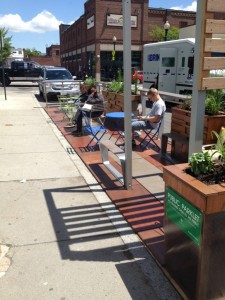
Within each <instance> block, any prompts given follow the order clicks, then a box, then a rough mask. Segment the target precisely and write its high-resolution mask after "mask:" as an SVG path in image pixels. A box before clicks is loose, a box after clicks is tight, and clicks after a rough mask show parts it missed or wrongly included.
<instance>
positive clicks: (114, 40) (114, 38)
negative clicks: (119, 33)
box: [113, 35, 117, 43]
mask: <svg viewBox="0 0 225 300" xmlns="http://www.w3.org/2000/svg"><path fill="white" fill-rule="evenodd" d="M116 41H117V37H116V36H115V35H114V37H113V43H115V42H116Z"/></svg>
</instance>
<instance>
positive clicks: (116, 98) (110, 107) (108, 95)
mask: <svg viewBox="0 0 225 300" xmlns="http://www.w3.org/2000/svg"><path fill="white" fill-rule="evenodd" d="M102 95H103V97H104V99H105V101H107V111H108V112H112V111H124V94H122V93H113V92H108V91H102ZM140 99H141V96H140V95H131V101H132V111H133V112H134V111H136V108H137V101H138V100H140Z"/></svg>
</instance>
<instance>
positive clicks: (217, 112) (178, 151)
mask: <svg viewBox="0 0 225 300" xmlns="http://www.w3.org/2000/svg"><path fill="white" fill-rule="evenodd" d="M224 111H225V105H224V95H223V92H222V90H217V91H213V90H209V91H207V93H206V101H205V117H204V131H203V144H211V143H215V141H216V137H215V136H214V135H211V131H212V130H215V131H216V132H219V130H220V128H221V127H222V126H223V125H224V124H225V113H224ZM190 122H191V99H188V100H186V101H184V102H183V103H182V104H180V105H178V106H175V107H173V108H172V117H171V132H174V133H177V134H179V135H180V136H182V137H184V138H189V134H190ZM187 153H188V145H183V147H180V145H176V144H175V146H174V147H173V149H172V153H171V155H172V156H173V157H176V156H177V157H181V158H182V157H184V158H185V159H183V161H187V160H186V158H187Z"/></svg>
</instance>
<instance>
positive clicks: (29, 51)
mask: <svg viewBox="0 0 225 300" xmlns="http://www.w3.org/2000/svg"><path fill="white" fill-rule="evenodd" d="M40 55H41V52H40V51H38V50H36V49H35V48H33V49H29V48H27V49H24V57H32V56H40Z"/></svg>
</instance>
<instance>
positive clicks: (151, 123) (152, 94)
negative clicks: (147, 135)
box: [131, 88, 166, 146]
mask: <svg viewBox="0 0 225 300" xmlns="http://www.w3.org/2000/svg"><path fill="white" fill-rule="evenodd" d="M148 99H149V100H150V101H152V102H153V105H152V109H151V111H150V113H149V114H148V115H146V116H138V117H137V121H133V122H132V124H131V126H132V133H133V134H132V145H133V146H135V145H136V143H135V140H134V131H139V130H142V129H146V128H147V129H154V128H157V127H158V125H159V122H160V120H161V119H162V118H163V115H164V113H165V111H166V105H165V102H164V101H163V100H162V98H161V97H160V95H159V92H158V90H157V89H155V88H150V89H149V91H148Z"/></svg>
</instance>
